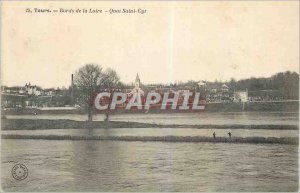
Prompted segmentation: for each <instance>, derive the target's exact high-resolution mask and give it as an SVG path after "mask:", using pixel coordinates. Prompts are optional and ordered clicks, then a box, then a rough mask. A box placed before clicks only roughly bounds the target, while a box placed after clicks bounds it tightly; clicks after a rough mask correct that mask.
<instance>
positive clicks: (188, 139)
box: [2, 134, 299, 145]
mask: <svg viewBox="0 0 300 193" xmlns="http://www.w3.org/2000/svg"><path fill="white" fill-rule="evenodd" d="M2 139H35V140H38V139H42V140H112V141H143V142H192V143H197V142H209V143H253V144H261V143H262V144H294V145H297V144H298V143H299V139H298V138H297V137H281V138H275V137H268V138H265V137H246V138H242V137H233V138H225V137H216V138H215V139H214V138H212V137H203V136H70V135H61V136H58V135H4V134H2Z"/></svg>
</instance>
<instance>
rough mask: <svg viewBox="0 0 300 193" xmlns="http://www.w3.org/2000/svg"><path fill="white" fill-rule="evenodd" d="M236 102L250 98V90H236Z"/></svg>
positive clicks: (234, 95)
mask: <svg viewBox="0 0 300 193" xmlns="http://www.w3.org/2000/svg"><path fill="white" fill-rule="evenodd" d="M233 97H234V99H233V100H234V101H235V102H247V101H248V100H249V99H248V90H246V91H234V93H233Z"/></svg>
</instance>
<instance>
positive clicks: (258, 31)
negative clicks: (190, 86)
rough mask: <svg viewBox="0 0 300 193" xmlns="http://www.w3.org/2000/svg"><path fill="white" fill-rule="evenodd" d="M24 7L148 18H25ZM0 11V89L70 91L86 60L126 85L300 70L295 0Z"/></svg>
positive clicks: (14, 6)
mask: <svg viewBox="0 0 300 193" xmlns="http://www.w3.org/2000/svg"><path fill="white" fill-rule="evenodd" d="M28 7H31V8H34V7H44V8H47V7H54V8H60V7H63V8H74V9H75V8H79V7H80V8H83V7H85V8H91V7H93V8H99V9H100V8H101V9H108V8H111V7H113V8H115V9H117V8H125V7H128V8H142V9H147V13H146V14H143V15H109V14H106V15H105V14H89V15H76V14H75V15H70V14H69V15H68V14H57V15H51V14H29V13H26V12H25V9H26V8H28ZM2 11H3V14H2V16H3V17H2V18H1V20H2V25H3V26H5V28H3V29H1V31H2V45H1V84H2V85H7V86H22V85H25V83H28V82H31V84H34V85H38V86H41V87H43V88H49V87H63V86H65V87H68V86H69V85H70V84H71V78H70V77H71V74H72V73H74V72H75V71H76V70H77V69H79V68H80V67H81V66H83V65H85V64H87V63H95V64H99V65H101V66H102V67H103V68H104V69H105V68H108V67H110V68H113V69H115V70H116V71H117V72H118V74H119V75H120V77H121V80H122V82H124V83H132V82H134V80H135V77H136V74H137V73H139V76H140V78H141V82H142V83H144V84H149V83H163V84H167V83H170V82H173V83H174V82H176V81H183V82H184V81H188V80H196V81H197V80H207V81H215V80H219V81H229V80H230V78H235V79H236V80H239V79H246V78H250V77H270V76H271V75H274V74H276V73H278V72H285V71H288V70H289V71H292V72H297V73H299V2H298V1H287V2H282V1H271V2H269V1H264V2H260V3H253V2H247V1H242V2H240V1H237V2H234V1H228V2H216V1H213V2H196V1H195V2H191V3H189V4H185V3H184V2H176V4H174V3H172V2H168V3H160V2H126V3H125V2H124V3H123V2H85V3H82V2H73V3H72V4H69V3H68V2H28V1H26V2H2ZM11 21H14V22H13V23H12V22H11ZM29 21H30V22H29Z"/></svg>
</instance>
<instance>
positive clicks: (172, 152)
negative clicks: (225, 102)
mask: <svg viewBox="0 0 300 193" xmlns="http://www.w3.org/2000/svg"><path fill="white" fill-rule="evenodd" d="M16 163H23V164H25V165H26V166H27V168H28V171H29V175H28V177H27V178H26V179H25V180H23V181H16V180H14V179H13V178H12V175H11V169H12V167H13V166H14V165H15V164H16ZM1 169H2V188H3V190H4V191H248V192H249V191H263V192H267V191H280V192H286V191H297V190H298V147H297V146H295V145H277V144H263V145H254V144H222V143H218V144H212V143H163V142H120V141H67V140H66V141H64V140H63V141H55V140H10V139H5V140H2V168H1Z"/></svg>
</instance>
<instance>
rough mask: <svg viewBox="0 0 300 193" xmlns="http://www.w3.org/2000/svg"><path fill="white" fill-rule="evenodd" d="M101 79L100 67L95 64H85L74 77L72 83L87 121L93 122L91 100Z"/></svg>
mask: <svg viewBox="0 0 300 193" xmlns="http://www.w3.org/2000/svg"><path fill="white" fill-rule="evenodd" d="M102 78H103V73H102V67H101V66H99V65H96V64H86V65H85V66H83V67H81V68H80V69H79V70H78V71H77V72H76V73H75V76H74V83H75V86H76V89H77V90H78V91H79V93H78V94H79V96H78V97H79V100H80V101H81V102H82V103H83V104H84V106H85V108H86V110H87V114H88V120H89V121H92V120H93V105H94V103H93V99H94V95H95V94H96V92H97V91H98V90H99V87H100V84H101V80H102Z"/></svg>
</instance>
